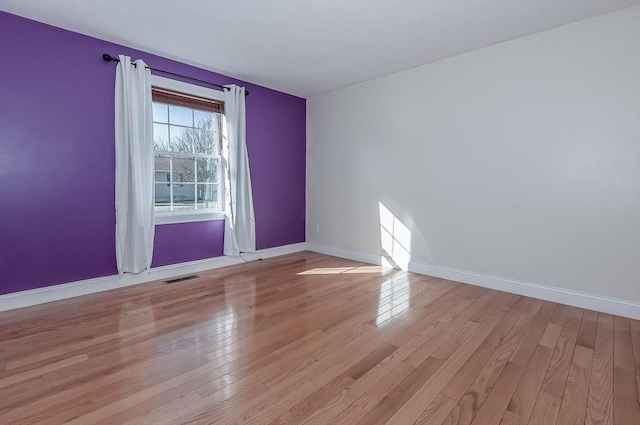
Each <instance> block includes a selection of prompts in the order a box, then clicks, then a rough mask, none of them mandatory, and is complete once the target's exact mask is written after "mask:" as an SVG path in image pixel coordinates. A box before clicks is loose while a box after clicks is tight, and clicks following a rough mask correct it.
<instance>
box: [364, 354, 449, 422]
mask: <svg viewBox="0 0 640 425" xmlns="http://www.w3.org/2000/svg"><path fill="white" fill-rule="evenodd" d="M442 363H443V362H442V360H438V359H436V358H434V357H429V358H427V359H426V360H425V361H424V362H423V363H422V364H421V365H419V366H418V367H417V368H416V369H415V370H414V372H413V373H412V374H411V375H410V376H409V377H407V378H405V379H404V380H403V381H402V382H401V383H400V384H399V385H398V386H397V387H395V388H394V389H393V390H392V391H391V392H390V393H389V394H387V395H386V396H385V397H384V398H383V399H382V400H380V403H378V404H377V405H376V407H374V408H373V409H372V410H371V411H370V412H369V413H367V414H366V415H365V416H364V417H363V418H362V419H360V421H358V422H357V425H375V424H384V423H386V422H387V420H388V419H389V418H390V417H391V416H393V414H394V413H395V412H396V411H397V410H398V409H399V408H400V407H401V406H402V405H404V404H405V403H406V401H407V400H408V399H409V398H410V397H411V396H412V395H413V394H414V393H415V392H416V391H417V389H418V388H419V387H420V386H421V385H422V384H424V382H426V381H427V380H428V379H429V378H430V377H431V376H432V375H433V374H434V373H435V372H436V371H437V370H438V369H439V368H440V367H441V366H442Z"/></svg>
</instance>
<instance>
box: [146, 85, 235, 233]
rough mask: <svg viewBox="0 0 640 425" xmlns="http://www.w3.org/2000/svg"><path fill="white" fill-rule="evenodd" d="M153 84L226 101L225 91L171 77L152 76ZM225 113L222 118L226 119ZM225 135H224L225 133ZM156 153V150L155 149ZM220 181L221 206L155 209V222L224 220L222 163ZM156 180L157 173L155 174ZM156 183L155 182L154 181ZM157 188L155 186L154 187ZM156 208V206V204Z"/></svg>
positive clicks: (158, 223) (223, 125)
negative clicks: (204, 208) (199, 208)
mask: <svg viewBox="0 0 640 425" xmlns="http://www.w3.org/2000/svg"><path fill="white" fill-rule="evenodd" d="M151 86H152V87H157V88H159V89H165V90H170V91H175V92H178V93H184V94H190V95H192V96H198V97H204V98H207V99H211V100H216V101H219V102H224V101H225V96H224V92H221V91H218V90H213V89H208V88H206V87H200V86H196V85H194V84H189V83H184V82H182V81H176V80H171V79H169V78H164V77H159V76H157V75H152V76H151ZM224 119H225V117H224V114H223V115H222V120H223V121H224ZM224 128H226V125H225V124H224V122H223V124H222V128H221V131H222V129H224ZM223 137H224V135H223ZM154 154H155V150H154ZM220 167H221V169H220V173H218V176H219V183H218V197H219V200H218V205H220V208H210V209H207V210H193V211H189V210H186V211H185V210H180V211H154V214H155V224H156V225H163V224H174V223H191V222H196V221H211V220H223V219H224V205H223V201H224V197H223V196H221V195H220V194H224V193H225V192H224V178H222V173H223V170H222V164H221V165H220ZM154 181H155V174H154ZM154 185H155V183H154ZM154 190H155V188H154ZM154 209H155V206H154Z"/></svg>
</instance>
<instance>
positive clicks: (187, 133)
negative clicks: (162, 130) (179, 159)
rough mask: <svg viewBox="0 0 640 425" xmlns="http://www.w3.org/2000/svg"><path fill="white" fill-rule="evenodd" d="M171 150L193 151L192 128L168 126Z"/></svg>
mask: <svg viewBox="0 0 640 425" xmlns="http://www.w3.org/2000/svg"><path fill="white" fill-rule="evenodd" d="M170 130H171V132H170V134H171V144H170V147H171V148H170V149H169V150H171V151H172V152H193V129H192V128H185V127H178V126H175V125H172V126H170Z"/></svg>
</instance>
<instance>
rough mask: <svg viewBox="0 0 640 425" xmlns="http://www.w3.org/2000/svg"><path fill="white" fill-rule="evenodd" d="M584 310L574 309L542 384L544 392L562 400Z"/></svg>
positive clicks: (570, 313) (568, 318)
mask: <svg viewBox="0 0 640 425" xmlns="http://www.w3.org/2000/svg"><path fill="white" fill-rule="evenodd" d="M581 318H582V310H581V309H579V308H575V307H572V308H571V309H569V313H568V314H567V317H566V319H565V321H564V325H563V326H562V331H561V333H560V338H559V339H558V344H557V345H556V348H555V351H554V352H553V357H552V358H551V363H550V364H549V369H548V370H547V374H546V376H545V378H544V381H543V383H542V391H544V392H546V393H549V394H551V395H553V396H556V397H558V398H562V394H563V393H564V387H565V383H566V381H567V376H568V374H569V367H570V366H571V358H572V357H573V351H574V348H575V345H576V339H577V338H578V330H579V329H580V319H581Z"/></svg>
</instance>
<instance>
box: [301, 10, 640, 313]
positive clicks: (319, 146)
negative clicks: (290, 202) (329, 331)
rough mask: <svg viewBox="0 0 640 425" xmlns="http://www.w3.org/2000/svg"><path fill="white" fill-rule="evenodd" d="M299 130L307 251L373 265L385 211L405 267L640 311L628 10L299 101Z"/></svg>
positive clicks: (639, 217)
mask: <svg viewBox="0 0 640 425" xmlns="http://www.w3.org/2000/svg"><path fill="white" fill-rule="evenodd" d="M461 30H463V29H461ZM398 48H402V46H398ZM307 121H308V122H307V143H308V146H307V211H308V212H307V215H308V216H307V242H308V243H309V244H310V245H311V246H314V245H315V246H323V247H330V248H332V249H339V250H347V251H351V252H353V253H361V254H372V255H377V256H378V255H385V252H384V250H383V249H382V246H381V239H380V238H381V233H380V232H381V227H380V209H379V208H380V203H382V204H383V205H384V206H385V208H387V209H388V210H389V211H390V212H391V213H392V214H393V215H395V216H396V218H397V220H398V221H399V222H397V223H396V230H395V232H396V233H399V232H398V229H400V230H402V229H403V228H404V227H403V226H406V228H407V229H405V230H406V231H407V232H410V243H409V244H408V245H410V246H408V247H407V249H408V250H409V251H410V254H409V255H410V260H411V262H412V263H416V264H422V265H431V266H439V267H445V268H449V269H455V270H465V271H469V272H472V273H477V274H480V275H488V276H497V277H501V278H505V279H513V280H516V281H520V282H529V283H533V284H536V285H548V286H553V287H557V288H563V289H567V290H569V291H579V292H583V293H588V294H595V295H603V296H605V297H610V298H619V299H623V300H628V301H631V302H632V303H636V302H638V301H640V8H638V7H634V8H630V9H625V10H622V11H618V12H614V13H611V14H607V15H603V16H600V17H597V18H593V19H589V20H585V21H581V22H578V23H575V24H571V25H567V26H564V27H561V28H557V29H554V30H551V31H546V32H543V33H539V34H535V35H532V36H528V37H524V38H520V39H516V40H512V41H509V42H506V43H501V44H498V45H495V46H492V47H488V48H485V49H482V50H478V51H475V52H472V53H468V54H464V55H460V56H457V57H454V58H451V59H447V60H443V61H440V62H437V63H434V64H430V65H426V66H423V67H419V68H415V69H412V70H409V71H406V72H402V73H398V74H394V75H391V76H387V77H384V78H381V79H377V80H374V81H370V82H367V83H363V84H360V85H357V86H353V87H349V88H346V89H342V90H338V91H334V92H331V93H328V94H324V95H321V96H316V97H313V98H310V99H308V101H307ZM383 219H384V214H383ZM389 226H390V225H386V227H389ZM407 237H408V235H404V236H403V235H397V236H396V238H397V239H398V241H397V242H400V243H401V244H402V243H405V244H407V243H406V242H403V240H405V239H407ZM396 248H398V246H396ZM401 251H402V250H401V249H400V250H397V249H396V252H395V254H394V253H391V254H394V255H397V254H398V253H400V254H402V252H401ZM345 252H346V251H345ZM399 257H402V255H400V256H399ZM399 261H400V262H402V261H403V259H402V258H399Z"/></svg>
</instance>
